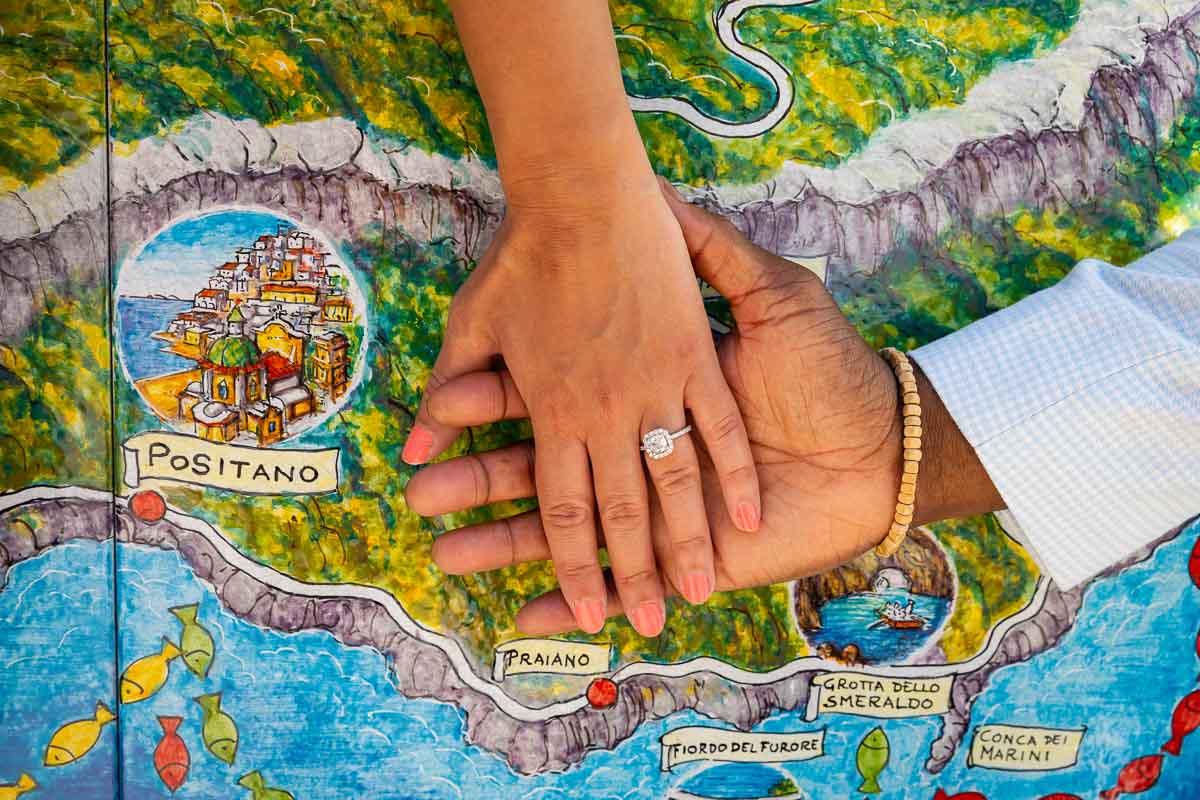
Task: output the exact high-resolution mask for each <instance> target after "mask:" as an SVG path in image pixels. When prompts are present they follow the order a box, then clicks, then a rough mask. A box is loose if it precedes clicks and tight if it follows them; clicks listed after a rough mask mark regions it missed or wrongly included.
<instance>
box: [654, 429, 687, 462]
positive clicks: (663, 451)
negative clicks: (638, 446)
mask: <svg viewBox="0 0 1200 800" xmlns="http://www.w3.org/2000/svg"><path fill="white" fill-rule="evenodd" d="M691 429H692V426H691V425H687V426H685V427H684V428H681V429H680V430H678V431H676V432H675V433H671V432H670V431H668V430H667V429H666V428H655V429H654V430H652V431H647V432H646V435H645V436H643V437H642V451H643V452H644V453H645V454H646V455H647V456H648V457H650V458H653V459H654V460H656V461H657V460H658V459H660V458H666V457H667V456H669V455H671V453H674V452H675V440H676V439H678V438H679V437H680V436H683V435H685V434H686V433H687V432H688V431H690V430H691Z"/></svg>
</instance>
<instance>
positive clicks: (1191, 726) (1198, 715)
mask: <svg viewBox="0 0 1200 800" xmlns="http://www.w3.org/2000/svg"><path fill="white" fill-rule="evenodd" d="M1196 728H1200V691H1195V692H1192V693H1191V694H1189V695H1188V696H1187V697H1185V698H1183V699H1182V700H1180V701H1179V705H1177V706H1175V713H1174V714H1172V715H1171V741H1169V742H1167V743H1166V744H1164V745H1163V746H1162V749H1163V750H1165V751H1166V752H1168V753H1170V754H1171V755H1173V756H1177V755H1179V750H1180V748H1182V747H1183V739H1184V737H1185V736H1187V735H1188V734H1190V733H1191V732H1192V731H1194V730H1196Z"/></svg>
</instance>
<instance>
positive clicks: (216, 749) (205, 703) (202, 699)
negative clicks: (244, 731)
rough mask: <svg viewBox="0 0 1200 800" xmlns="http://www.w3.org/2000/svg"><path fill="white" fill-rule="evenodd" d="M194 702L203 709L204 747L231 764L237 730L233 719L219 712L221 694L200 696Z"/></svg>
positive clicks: (235, 751)
mask: <svg viewBox="0 0 1200 800" xmlns="http://www.w3.org/2000/svg"><path fill="white" fill-rule="evenodd" d="M196 702H197V703H199V704H200V708H202V709H204V728H203V730H202V733H203V736H204V746H205V747H207V748H208V752H210V753H212V754H213V755H214V756H216V757H217V758H219V759H221V760H222V761H224V762H225V763H226V764H232V763H233V759H234V757H235V756H236V755H237V745H238V729H237V725H236V724H235V723H234V721H233V718H232V717H231V716H229V715H228V714H226V713H225V712H224V711H222V710H221V693H220V692H213V693H212V694H202V695H200V696H199V697H197V698H196Z"/></svg>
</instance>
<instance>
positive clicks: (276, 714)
mask: <svg viewBox="0 0 1200 800" xmlns="http://www.w3.org/2000/svg"><path fill="white" fill-rule="evenodd" d="M1197 535H1200V525H1197V526H1195V527H1193V529H1192V530H1191V531H1190V532H1187V533H1185V534H1184V535H1182V536H1180V537H1179V538H1177V539H1176V540H1174V541H1173V542H1171V543H1169V544H1168V545H1166V546H1164V547H1163V548H1161V549H1160V550H1159V551H1158V552H1157V553H1156V554H1155V556H1154V557H1153V558H1152V559H1150V560H1149V561H1148V562H1146V563H1144V564H1142V565H1139V566H1137V567H1135V568H1133V569H1131V570H1129V571H1127V572H1126V573H1125V574H1124V575H1123V576H1121V577H1120V578H1119V579H1115V580H1107V581H1103V582H1100V583H1098V584H1096V585H1095V586H1093V587H1092V588H1091V589H1090V590H1089V592H1088V595H1087V597H1086V599H1085V603H1084V609H1083V614H1082V616H1081V619H1080V622H1079V624H1077V625H1076V627H1075V628H1074V629H1072V630H1071V631H1070V632H1069V633H1068V634H1067V635H1066V636H1065V637H1064V639H1063V640H1062V642H1061V643H1060V644H1059V646H1058V647H1056V648H1054V649H1053V650H1051V651H1049V652H1047V653H1044V654H1042V655H1039V656H1037V657H1035V658H1033V659H1032V660H1030V661H1029V662H1026V663H1022V664H1017V665H1014V666H1011V667H1008V668H1006V669H1003V670H1001V671H1000V672H998V673H997V674H995V675H994V676H993V677H992V679H991V681H990V685H989V687H988V688H987V690H986V692H985V693H984V694H983V695H982V696H981V697H980V698H979V700H978V701H977V702H976V703H975V706H974V715H973V719H972V724H973V725H978V724H982V723H1006V724H1016V725H1042V726H1054V727H1063V728H1069V727H1080V726H1085V725H1086V726H1087V734H1086V736H1085V737H1084V742H1083V748H1082V752H1081V759H1080V764H1079V765H1078V766H1077V767H1076V768H1074V769H1072V770H1070V771H1068V772H1058V773H1054V772H1051V773H1026V774H1020V773H1006V772H999V771H990V770H986V769H981V768H971V769H969V768H967V766H966V752H965V748H963V749H960V750H959V751H958V752H957V753H956V755H955V756H954V759H953V760H952V761H951V764H950V766H949V767H948V768H947V769H946V770H945V771H944V772H943V773H942V774H941V775H937V776H931V775H928V774H925V773H921V774H920V776H919V777H917V778H915V779H914V777H913V776H914V773H915V772H916V770H915V768H914V765H917V764H920V763H923V762H924V760H925V759H926V758H927V756H928V754H929V748H930V745H931V743H932V742H933V740H934V738H935V737H937V736H938V734H939V733H940V731H941V722H940V721H939V720H938V719H937V718H929V719H912V720H896V721H886V722H883V723H882V726H883V728H884V730H885V731H886V733H887V736H888V738H889V740H890V743H891V759H890V762H889V766H888V767H887V768H886V769H885V770H884V772H883V774H882V775H881V776H880V783H881V784H882V786H883V789H884V793H883V794H882V795H880V796H881V797H885V798H888V797H891V798H932V796H933V794H934V791H935V790H936V788H937V787H939V786H945V787H947V788H949V789H952V790H954V791H961V790H965V789H971V790H974V791H979V792H983V793H984V794H986V795H987V796H988V797H989V798H992V800H1007V799H1008V798H1014V797H1019V798H1030V799H1031V800H1032V798H1036V797H1040V796H1042V795H1044V794H1047V793H1050V792H1053V791H1071V792H1074V793H1077V794H1079V795H1081V796H1084V797H1088V796H1094V794H1095V792H1096V791H1098V790H1100V789H1104V788H1108V787H1109V786H1111V785H1112V782H1113V780H1114V778H1115V775H1116V772H1117V771H1118V770H1119V769H1120V767H1121V766H1122V765H1124V764H1125V763H1126V762H1127V761H1129V760H1130V759H1132V758H1135V757H1137V756H1141V755H1146V754H1151V753H1155V752H1157V751H1158V750H1159V748H1160V747H1161V746H1162V745H1163V743H1164V742H1165V741H1166V740H1167V739H1168V738H1169V735H1170V734H1169V728H1170V718H1171V713H1172V710H1173V709H1174V707H1175V704H1176V703H1177V702H1178V700H1179V699H1180V698H1181V697H1182V696H1184V695H1185V694H1187V693H1188V692H1190V691H1192V690H1194V689H1195V688H1196V678H1197V674H1198V671H1200V666H1198V665H1197V661H1196V654H1195V641H1196V628H1197V625H1198V624H1200V591H1197V589H1196V588H1195V587H1193V586H1192V585H1191V583H1190V581H1189V580H1188V577H1187V569H1186V568H1187V558H1188V554H1189V551H1190V549H1191V547H1192V544H1193V542H1194V541H1195V539H1196V537H1197ZM114 553H115V561H116V567H117V569H116V575H117V578H118V581H119V582H118V586H117V597H118V602H119V611H120V615H119V618H120V629H121V639H120V661H121V664H122V666H125V665H128V664H129V663H130V662H132V661H133V660H134V659H136V658H137V657H139V656H142V655H146V654H148V653H152V652H157V651H158V650H159V648H160V646H161V641H162V637H163V636H164V635H166V636H170V637H172V638H177V637H178V631H179V623H178V621H177V620H176V619H175V618H174V617H173V616H172V615H171V614H169V613H168V611H167V609H168V608H169V607H171V606H175V605H180V604H185V603H192V602H196V603H199V604H200V609H199V615H200V621H201V622H202V623H203V624H205V625H206V626H207V627H208V629H209V630H210V631H211V632H212V634H213V637H214V639H215V642H216V659H215V661H214V663H213V666H212V670H211V672H210V673H209V675H208V677H207V679H205V680H200V679H199V678H197V677H195V676H194V675H192V674H191V673H190V672H188V671H187V670H186V669H184V668H183V667H182V664H180V663H179V662H178V661H176V662H174V663H173V665H172V667H171V671H170V677H169V679H168V680H167V683H166V685H165V686H164V687H163V689H162V690H161V691H160V692H158V693H157V694H156V695H154V696H153V697H152V698H150V699H149V700H146V701H144V702H141V703H137V704H135V705H129V706H124V707H123V708H122V709H121V728H120V749H121V752H122V753H123V770H122V773H121V784H122V786H123V797H125V798H136V799H139V800H140V798H163V797H166V796H167V791H166V789H165V788H164V786H163V785H162V783H161V782H160V781H159V779H158V777H157V775H156V774H155V770H154V766H153V759H152V753H153V751H154V748H155V747H156V745H157V743H158V741H159V739H160V737H161V730H160V728H159V725H158V723H157V722H156V719H155V717H156V716H157V715H179V716H182V717H184V722H183V725H182V726H181V728H180V734H181V736H182V737H183V740H184V742H185V743H186V745H187V748H188V750H189V751H190V753H191V770H190V772H189V774H188V776H187V780H186V782H185V784H184V785H183V787H182V788H181V789H180V790H179V792H177V794H176V796H177V797H181V798H213V799H214V800H217V799H219V800H226V799H227V798H233V797H242V796H244V797H247V798H249V797H250V793H249V792H248V791H246V790H244V789H241V788H239V787H237V786H236V785H235V781H236V780H237V778H238V777H239V776H241V775H242V774H244V773H245V772H248V771H250V770H252V769H257V770H261V771H262V773H263V775H264V776H265V778H266V780H267V783H268V785H271V786H278V787H280V788H283V789H287V790H289V791H291V792H292V793H293V794H295V796H296V797H297V798H303V799H304V800H317V799H318V798H328V800H345V799H346V798H394V799H395V800H415V799H416V798H472V799H474V798H496V797H504V798H508V799H510V800H535V798H536V799H538V800H546V799H548V798H579V797H586V798H595V799H597V800H605V799H609V798H611V799H612V800H618V799H627V798H661V797H665V796H666V795H667V793H668V792H669V791H670V790H671V789H673V788H679V789H685V790H688V791H693V790H706V791H708V792H709V793H710V794H711V795H712V796H723V797H729V796H736V795H731V794H730V793H729V791H725V793H724V794H722V791H723V788H722V787H726V788H728V787H729V786H732V787H734V789H736V791H737V792H739V793H741V794H742V795H743V796H752V794H753V793H754V792H756V791H757V790H758V789H759V788H761V789H763V790H764V791H766V790H769V788H770V784H772V783H776V782H778V780H779V779H780V776H781V775H782V776H784V777H788V778H791V779H792V780H793V781H794V783H795V784H796V786H797V787H799V790H800V792H801V793H802V796H804V797H810V798H814V800H825V799H828V800H833V798H838V799H839V800H840V799H841V798H846V797H848V796H851V795H853V794H854V792H855V789H856V788H857V787H858V785H859V782H860V778H859V776H858V774H857V771H856V769H855V751H856V748H857V746H858V743H859V742H860V741H861V740H862V739H863V737H864V736H865V735H866V733H867V732H868V731H869V730H870V729H871V728H873V727H875V725H876V724H879V723H878V721H876V720H870V719H860V718H857V717H848V716H832V717H822V718H820V719H819V720H818V721H817V722H815V723H805V722H803V721H802V720H801V719H800V717H799V715H798V714H796V713H787V714H778V715H775V716H773V717H771V718H770V719H768V720H766V721H765V722H764V723H762V724H761V725H759V726H758V728H757V729H758V730H764V731H794V730H817V729H820V728H822V727H827V729H828V731H827V734H826V755H825V756H823V757H821V758H818V759H816V760H813V761H807V762H801V763H795V764H782V765H776V766H772V767H770V768H763V767H758V766H753V765H751V766H746V767H742V766H738V765H733V766H730V765H715V766H714V765H706V764H700V765H688V767H687V768H683V769H680V770H679V771H677V772H676V773H664V772H660V770H659V747H658V739H659V737H660V736H662V735H663V734H664V733H665V732H666V731H667V730H669V729H671V728H673V727H676V726H681V725H695V724H707V725H713V724H716V723H714V721H713V720H709V719H705V718H702V717H699V716H698V715H695V714H691V713H686V714H680V715H676V716H673V717H671V718H670V719H668V720H665V721H657V722H652V723H648V724H645V725H643V726H642V727H641V728H640V729H639V730H638V732H637V734H636V735H635V736H633V737H632V738H631V739H629V740H627V741H625V742H623V743H622V744H620V745H619V746H618V747H617V748H616V749H615V750H613V751H600V752H594V753H592V754H590V755H589V756H588V757H587V759H586V760H585V761H584V762H583V763H582V764H581V765H579V766H576V767H574V768H572V769H570V770H567V771H565V772H562V773H553V774H544V775H538V776H534V777H522V776H518V775H516V774H515V773H513V772H512V771H511V770H510V769H509V768H508V767H507V766H506V764H505V763H504V762H503V761H502V760H501V759H500V758H498V757H497V756H495V755H494V754H492V753H489V752H486V751H484V750H481V749H479V748H476V747H473V746H470V745H467V744H466V743H465V741H464V728H465V724H466V721H465V719H464V716H463V714H462V713H461V712H460V711H459V710H458V709H457V708H456V707H454V706H452V705H447V704H441V703H434V702H430V701H424V700H408V699H405V698H404V697H402V696H401V695H400V694H399V693H398V692H397V690H396V687H395V686H394V685H393V683H392V680H391V677H390V674H389V671H388V669H387V665H386V664H385V661H384V659H383V657H382V656H380V655H379V654H378V653H376V652H374V651H372V650H370V649H366V648H350V647H345V646H342V645H341V644H339V643H338V642H337V641H336V640H335V639H333V638H332V637H331V636H329V635H327V634H324V633H320V632H306V633H298V634H290V635H285V634H280V633H276V632H273V631H269V630H264V629H261V628H258V627H255V626H253V625H249V624H247V623H244V622H241V621H240V620H238V619H237V618H236V617H234V616H233V615H231V614H230V613H228V612H227V611H225V610H224V609H222V608H221V606H220V604H219V603H218V602H217V601H216V599H215V598H214V596H213V595H212V594H211V592H210V591H209V590H208V588H207V587H206V586H205V585H204V584H202V583H201V582H199V581H198V580H196V579H195V578H194V577H193V576H192V573H191V571H190V570H189V569H187V567H186V565H184V564H183V563H182V561H181V560H180V558H179V556H178V555H176V554H175V553H173V552H165V551H158V550H154V549H149V548H145V547H140V546H127V545H119V546H117V547H116V548H115V550H114V546H113V545H112V544H111V543H108V544H93V543H84V542H77V543H72V544H69V545H65V546H61V547H58V548H55V549H53V550H51V551H49V552H48V553H46V554H45V555H43V556H42V557H39V558H37V559H33V560H30V561H26V562H23V563H21V564H19V565H17V566H15V567H14V568H13V569H11V570H10V571H9V573H8V576H7V585H6V586H5V587H4V589H3V591H0V666H2V667H3V669H2V671H0V693H2V694H3V696H4V697H5V703H3V704H0V783H3V782H9V781H12V780H15V779H16V776H17V774H18V773H19V772H20V771H27V772H30V773H31V774H33V775H34V777H35V778H36V779H37V780H38V782H39V784H41V786H42V787H43V788H42V789H40V790H38V793H37V794H33V795H31V796H30V797H31V800H35V799H36V798H37V797H43V796H44V797H48V798H58V797H69V798H71V800H91V798H102V799H103V800H108V799H109V798H112V797H113V788H112V787H113V781H114V777H113V776H114V768H113V765H114V758H115V754H116V752H117V733H118V731H117V728H116V726H114V725H109V726H107V727H106V728H105V729H104V730H103V732H102V735H101V737H100V741H99V743H98V744H97V746H96V747H95V748H94V749H93V750H92V751H91V752H89V753H88V754H87V755H85V756H84V757H83V758H82V759H80V760H79V761H78V762H76V763H74V764H70V765H67V766H63V767H58V768H54V769H50V768H46V767H43V766H42V756H43V753H44V750H45V746H46V743H47V742H48V741H49V738H50V736H51V735H52V733H53V732H54V731H55V730H56V729H57V728H58V727H59V726H60V725H61V724H63V723H64V722H68V721H70V720H74V719H79V718H84V717H90V716H91V715H92V713H93V710H94V707H95V703H96V701H97V700H101V699H102V700H104V701H105V702H107V703H110V704H111V702H112V695H113V683H114V676H113V670H112V666H111V663H112V662H111V658H112V656H111V646H112V643H111V634H112V630H113V607H112V605H111V600H110V598H111V592H110V590H111V586H110V576H111V574H112V573H111V570H110V566H109V564H110V561H111V559H112V558H113V555H114ZM212 691H220V692H222V707H223V708H224V710H225V711H226V712H228V713H229V715H230V716H231V717H232V718H233V719H234V720H235V721H236V723H237V726H238V729H239V731H240V736H241V741H240V744H239V747H238V752H237V759H236V762H235V764H234V765H233V766H226V765H225V764H223V763H221V762H219V761H217V760H216V759H215V758H213V757H212V756H211V755H210V754H209V753H208V752H207V751H206V750H205V749H204V746H203V742H202V740H201V735H200V725H201V719H200V713H199V712H200V708H199V706H198V705H197V704H196V703H195V702H194V701H193V698H194V697H196V696H198V695H200V694H202V693H206V692H212ZM112 707H113V708H115V706H112ZM1197 775H1200V734H1197V735H1196V737H1193V739H1189V740H1188V741H1187V743H1186V744H1185V746H1184V749H1183V754H1182V756H1181V757H1179V758H1168V759H1167V760H1166V762H1165V764H1164V768H1163V773H1162V777H1161V779H1160V780H1159V783H1158V785H1157V786H1156V787H1155V788H1154V789H1152V790H1151V791H1150V792H1148V793H1146V794H1145V795H1143V796H1144V797H1146V798H1147V800H1156V799H1158V798H1162V799H1163V800H1165V799H1166V798H1175V799H1178V800H1183V798H1195V797H1197V794H1198V789H1197V785H1196V781H1197ZM731 776H736V777H731ZM769 782H770V783H769ZM730 791H732V790H730ZM747 792H749V793H750V794H746V793H747Z"/></svg>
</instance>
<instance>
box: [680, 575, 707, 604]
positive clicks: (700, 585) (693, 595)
mask: <svg viewBox="0 0 1200 800" xmlns="http://www.w3.org/2000/svg"><path fill="white" fill-rule="evenodd" d="M680 588H681V589H682V590H683V596H684V599H686V600H687V601H688V602H689V603H691V604H692V605H700V604H701V603H703V602H704V601H705V600H707V599H708V597H709V595H711V594H712V591H713V584H712V578H710V577H708V574H707V573H704V572H689V573H688V574H687V575H686V576H685V577H684V579H683V586H681V587H680Z"/></svg>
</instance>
